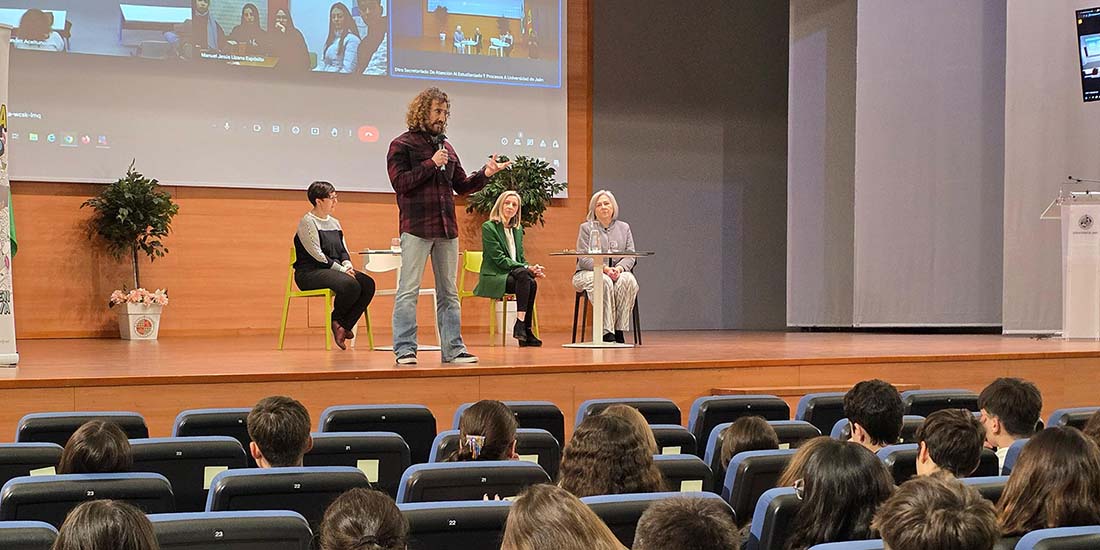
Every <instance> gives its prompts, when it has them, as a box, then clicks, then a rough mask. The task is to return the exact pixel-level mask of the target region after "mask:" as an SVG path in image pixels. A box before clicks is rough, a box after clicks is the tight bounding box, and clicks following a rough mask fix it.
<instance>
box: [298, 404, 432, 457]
mask: <svg viewBox="0 0 1100 550" xmlns="http://www.w3.org/2000/svg"><path fill="white" fill-rule="evenodd" d="M319 426H320V430H321V431H322V432H394V433H396V434H399V435H400V436H401V437H402V438H404V439H405V443H407V444H408V445H409V457H410V459H411V460H412V463H413V464H422V463H424V462H427V461H428V455H430V454H431V451H432V440H434V439H435V429H436V428H435V415H434V414H432V411H431V410H430V409H428V407H425V406H424V405H340V406H336V407H329V408H327V409H325V410H324V411H323V412H322V413H321V419H320V423H319Z"/></svg>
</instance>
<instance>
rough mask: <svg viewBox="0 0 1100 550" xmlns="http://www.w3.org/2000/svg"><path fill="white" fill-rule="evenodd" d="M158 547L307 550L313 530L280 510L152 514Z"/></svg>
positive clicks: (171, 549)
mask: <svg viewBox="0 0 1100 550" xmlns="http://www.w3.org/2000/svg"><path fill="white" fill-rule="evenodd" d="M149 521H151V522H152V523H153V531H154V532H155V533H156V535H157V542H159V543H160V549H161V550H237V549H241V550H246V549H257V550H258V549H260V548H263V549H264V550H310V544H311V543H312V540H313V532H312V531H310V529H309V524H308V523H307V522H306V519H305V518H304V517H302V516H301V515H300V514H296V513H294V512H288V511H284V510H265V511H252V512H198V513H189V514H152V515H150V516H149Z"/></svg>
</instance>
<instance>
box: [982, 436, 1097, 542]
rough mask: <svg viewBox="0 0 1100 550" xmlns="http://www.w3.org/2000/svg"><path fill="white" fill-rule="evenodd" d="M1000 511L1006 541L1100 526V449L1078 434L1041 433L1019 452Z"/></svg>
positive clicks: (999, 504)
mask: <svg viewBox="0 0 1100 550" xmlns="http://www.w3.org/2000/svg"><path fill="white" fill-rule="evenodd" d="M997 506H998V508H999V511H1000V513H999V517H1000V520H1001V529H1002V532H1003V533H1004V534H1005V536H1016V535H1022V534H1024V533H1027V532H1029V531H1034V530H1036V529H1046V528H1050V527H1076V526H1080V525H1097V524H1100V449H1098V448H1097V447H1096V443H1093V442H1092V440H1091V439H1089V438H1087V437H1085V436H1084V434H1082V433H1081V432H1080V431H1079V430H1078V429H1077V428H1050V429H1046V430H1043V431H1040V432H1039V433H1038V434H1036V435H1035V436H1034V437H1032V438H1031V440H1029V441H1028V442H1027V445H1024V449H1023V450H1022V451H1020V457H1019V458H1018V459H1017V460H1016V466H1015V467H1014V468H1013V469H1012V475H1010V476H1009V477H1008V483H1007V484H1006V485H1005V490H1004V494H1002V495H1001V499H1000V500H999V501H998V502H997Z"/></svg>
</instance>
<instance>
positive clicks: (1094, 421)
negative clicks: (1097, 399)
mask: <svg viewBox="0 0 1100 550" xmlns="http://www.w3.org/2000/svg"><path fill="white" fill-rule="evenodd" d="M1082 431H1084V432H1085V437H1088V438H1089V439H1091V440H1092V441H1093V443H1096V444H1097V445H1100V410H1098V411H1096V412H1094V413H1092V416H1090V417H1089V421H1088V423H1087V424H1085V429H1084V430H1082Z"/></svg>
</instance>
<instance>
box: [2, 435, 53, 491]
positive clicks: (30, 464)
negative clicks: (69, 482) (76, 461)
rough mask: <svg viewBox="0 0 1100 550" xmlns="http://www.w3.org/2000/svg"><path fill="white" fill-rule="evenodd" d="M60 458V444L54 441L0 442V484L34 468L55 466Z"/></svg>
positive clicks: (26, 474)
mask: <svg viewBox="0 0 1100 550" xmlns="http://www.w3.org/2000/svg"><path fill="white" fill-rule="evenodd" d="M60 460H61V446H60V445H58V444H56V443H3V444H0V485H3V484H5V483H7V482H8V480H10V479H14V478H17V477H22V476H29V475H31V472H32V471H34V470H40V469H42V468H51V467H56V466H57V463H58V462H59V461H60Z"/></svg>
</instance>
